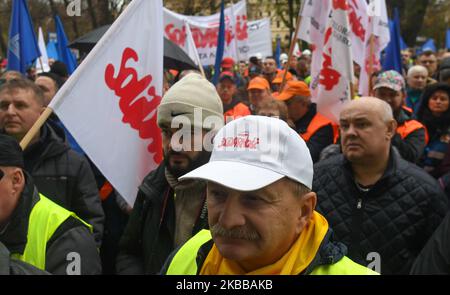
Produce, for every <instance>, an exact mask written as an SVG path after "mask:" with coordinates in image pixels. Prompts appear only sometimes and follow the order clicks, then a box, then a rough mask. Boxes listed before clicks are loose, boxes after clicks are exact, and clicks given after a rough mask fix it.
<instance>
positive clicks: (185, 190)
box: [116, 73, 223, 274]
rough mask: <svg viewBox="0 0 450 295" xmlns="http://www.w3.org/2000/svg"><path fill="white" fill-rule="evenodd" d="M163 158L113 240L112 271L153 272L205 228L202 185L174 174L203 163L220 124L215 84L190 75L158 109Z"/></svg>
mask: <svg viewBox="0 0 450 295" xmlns="http://www.w3.org/2000/svg"><path fill="white" fill-rule="evenodd" d="M158 125H159V127H160V128H161V130H162V142H163V150H164V162H163V163H161V164H160V165H159V167H158V168H157V169H156V170H154V171H152V172H150V174H149V175H147V176H146V177H145V179H144V180H143V182H142V184H141V186H140V187H139V192H138V195H137V198H136V201H135V203H134V208H133V211H132V213H131V215H130V218H129V221H128V224H127V227H126V228H125V231H124V234H123V235H122V238H121V240H120V242H119V255H118V257H117V261H116V270H117V273H118V274H156V273H157V272H158V271H159V270H160V269H161V267H162V265H163V263H164V261H165V260H166V258H167V256H168V255H169V254H170V252H171V251H172V250H173V249H175V248H177V247H179V246H180V245H182V244H183V243H184V242H186V241H187V240H188V239H189V238H190V237H191V236H193V235H194V234H196V233H197V232H198V231H199V230H201V229H203V228H207V227H208V223H207V212H206V183H205V182H204V181H184V182H179V181H178V177H180V176H181V175H183V174H186V173H188V172H189V171H191V170H193V169H195V168H197V167H199V166H201V165H203V164H205V163H207V162H208V160H209V158H210V151H208V150H207V149H208V147H209V146H208V142H211V140H212V136H213V135H214V134H215V131H216V130H218V129H220V128H221V127H222V126H223V107H222V101H221V99H220V97H219V95H218V94H217V92H216V88H215V87H214V85H212V84H211V83H210V82H208V81H207V80H206V79H204V78H203V77H202V76H201V75H199V74H196V73H190V74H188V75H187V76H186V77H184V78H183V79H181V80H180V81H179V82H177V83H176V84H174V85H173V86H172V87H171V88H170V89H169V90H168V91H167V92H166V93H165V95H164V97H163V98H162V101H161V104H160V105H159V107H158Z"/></svg>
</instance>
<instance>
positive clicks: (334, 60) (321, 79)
mask: <svg viewBox="0 0 450 295" xmlns="http://www.w3.org/2000/svg"><path fill="white" fill-rule="evenodd" d="M330 8H331V17H330V18H329V19H328V21H327V25H326V28H325V31H324V34H323V41H322V42H320V41H319V44H322V47H317V45H316V44H314V45H316V46H315V47H316V50H314V54H313V58H316V61H319V62H318V64H319V66H320V70H319V71H318V72H311V77H312V80H311V85H310V87H311V91H312V100H313V101H314V102H316V103H317V107H318V111H319V112H320V113H322V114H323V115H325V116H327V117H328V118H329V119H331V120H333V121H335V122H338V119H339V113H340V111H341V109H342V107H343V106H344V104H345V103H346V102H348V101H349V100H350V82H351V81H352V78H353V58H352V50H351V46H352V42H351V29H350V24H349V13H350V7H349V5H348V2H347V0H333V1H332V2H331V6H330ZM318 48H320V49H318ZM319 52H320V53H321V55H319V54H318V53H319ZM314 55H315V56H314Z"/></svg>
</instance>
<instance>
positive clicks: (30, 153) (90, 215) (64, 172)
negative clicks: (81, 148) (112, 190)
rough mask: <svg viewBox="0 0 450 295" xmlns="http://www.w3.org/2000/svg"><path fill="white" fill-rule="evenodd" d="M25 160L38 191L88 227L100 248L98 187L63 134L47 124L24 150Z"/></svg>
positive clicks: (100, 224)
mask: <svg viewBox="0 0 450 295" xmlns="http://www.w3.org/2000/svg"><path fill="white" fill-rule="evenodd" d="M24 160H25V169H26V170H27V171H28V172H29V173H30V174H31V175H32V176H33V179H34V183H35V184H36V186H37V188H38V190H39V192H40V193H42V194H43V195H44V196H46V197H47V198H49V199H51V200H52V201H54V202H55V203H57V204H58V205H60V206H62V207H64V208H66V209H67V210H69V211H72V212H74V213H75V214H77V215H78V216H79V217H80V218H81V219H83V220H84V221H86V222H88V223H89V224H91V225H92V226H93V227H94V234H95V240H96V243H97V246H100V244H101V239H102V234H103V222H104V213H103V209H102V205H101V201H100V196H99V192H98V189H97V184H96V182H95V178H94V175H93V174H92V170H91V168H90V166H89V163H88V161H87V160H86V158H84V157H83V156H81V155H79V154H77V153H76V152H74V151H73V150H71V149H70V148H69V146H68V145H67V144H66V143H65V136H64V131H63V130H62V129H60V128H59V127H57V126H55V125H50V124H49V123H46V124H45V125H44V126H43V127H42V129H41V137H40V139H39V141H38V142H36V143H34V144H32V145H30V146H29V147H28V148H27V149H26V150H25V151H24Z"/></svg>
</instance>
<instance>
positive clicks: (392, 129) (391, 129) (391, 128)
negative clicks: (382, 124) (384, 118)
mask: <svg viewBox="0 0 450 295" xmlns="http://www.w3.org/2000/svg"><path fill="white" fill-rule="evenodd" d="M386 124H387V136H388V139H389V140H391V139H392V137H394V136H395V133H397V121H395V120H394V119H392V120H390V121H389V122H387V123H386Z"/></svg>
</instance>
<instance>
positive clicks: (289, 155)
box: [161, 116, 375, 275]
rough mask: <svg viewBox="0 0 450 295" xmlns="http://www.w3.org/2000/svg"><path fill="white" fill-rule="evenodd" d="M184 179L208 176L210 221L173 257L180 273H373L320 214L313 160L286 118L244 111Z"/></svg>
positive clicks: (170, 264)
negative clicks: (335, 238) (354, 258)
mask: <svg viewBox="0 0 450 295" xmlns="http://www.w3.org/2000/svg"><path fill="white" fill-rule="evenodd" d="M180 179H183V180H185V179H191V180H205V181H207V182H208V184H207V202H208V221H209V225H210V228H211V231H209V230H202V231H200V232H199V233H198V234H196V235H195V236H194V237H193V238H191V239H190V240H189V241H188V242H187V243H186V244H184V245H183V246H182V247H180V248H179V249H177V250H176V251H174V252H173V254H172V255H170V257H169V259H168V260H167V262H166V263H165V265H164V268H163V269H162V271H161V273H163V274H174V275H195V274H200V275H244V274H250V275H275V274H283V275H300V274H305V275H308V274H315V275H330V274H375V272H373V271H371V270H370V269H368V268H365V267H363V266H361V265H358V264H357V263H355V262H353V261H351V260H350V259H348V258H347V257H346V256H345V255H346V252H347V250H346V248H345V247H344V245H342V244H340V243H336V242H334V241H333V239H332V230H331V229H330V228H329V227H328V222H327V220H326V219H325V218H324V217H323V216H322V215H320V214H319V213H317V212H316V211H314V208H315V206H316V202H317V198H316V194H315V193H314V192H312V191H311V187H312V179H313V162H312V159H311V155H310V154H309V151H308V148H307V146H306V144H305V142H304V141H303V139H302V138H301V137H300V136H298V134H297V133H296V132H295V131H294V130H293V129H292V128H290V127H289V126H288V125H287V124H286V123H285V122H284V121H282V120H279V119H276V118H268V117H262V116H246V117H243V118H240V119H237V120H234V121H232V122H230V123H228V124H227V125H225V127H223V128H222V129H221V130H220V131H219V132H218V134H217V136H216V137H215V138H214V148H213V151H212V155H211V159H210V161H209V163H207V164H205V165H203V166H201V167H199V168H197V169H195V170H193V171H191V172H190V173H188V174H186V175H184V176H182V177H181V178H180Z"/></svg>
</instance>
